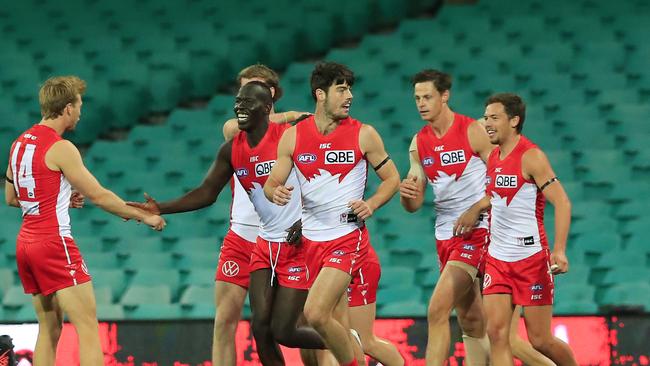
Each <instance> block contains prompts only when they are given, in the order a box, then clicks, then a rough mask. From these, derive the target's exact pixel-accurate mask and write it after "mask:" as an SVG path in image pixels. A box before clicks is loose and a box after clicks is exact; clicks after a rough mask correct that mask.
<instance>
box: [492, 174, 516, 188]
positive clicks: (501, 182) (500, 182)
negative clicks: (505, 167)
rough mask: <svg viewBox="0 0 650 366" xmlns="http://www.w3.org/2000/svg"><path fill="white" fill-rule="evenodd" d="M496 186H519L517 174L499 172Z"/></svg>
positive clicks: (495, 182)
mask: <svg viewBox="0 0 650 366" xmlns="http://www.w3.org/2000/svg"><path fill="white" fill-rule="evenodd" d="M494 186H495V187H497V188H517V176H516V175H502V174H498V175H497V177H496V179H495V181H494Z"/></svg>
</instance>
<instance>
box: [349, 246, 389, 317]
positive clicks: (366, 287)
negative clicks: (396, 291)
mask: <svg viewBox="0 0 650 366" xmlns="http://www.w3.org/2000/svg"><path fill="white" fill-rule="evenodd" d="M379 278H381V266H380V265H379V257H377V253H375V250H374V249H373V247H372V246H369V247H368V255H367V256H366V259H365V260H363V261H357V262H356V263H355V266H354V270H353V272H352V281H351V282H350V285H349V286H348V305H349V306H350V307H355V306H363V305H368V304H372V303H374V302H375V301H377V287H378V286H379Z"/></svg>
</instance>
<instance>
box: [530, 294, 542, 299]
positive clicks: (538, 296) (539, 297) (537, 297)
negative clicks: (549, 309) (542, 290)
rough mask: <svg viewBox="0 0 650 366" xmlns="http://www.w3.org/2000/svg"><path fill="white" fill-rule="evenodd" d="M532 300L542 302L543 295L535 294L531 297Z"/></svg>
mask: <svg viewBox="0 0 650 366" xmlns="http://www.w3.org/2000/svg"><path fill="white" fill-rule="evenodd" d="M530 299H531V300H541V299H542V294H534V295H532V296H531V297H530Z"/></svg>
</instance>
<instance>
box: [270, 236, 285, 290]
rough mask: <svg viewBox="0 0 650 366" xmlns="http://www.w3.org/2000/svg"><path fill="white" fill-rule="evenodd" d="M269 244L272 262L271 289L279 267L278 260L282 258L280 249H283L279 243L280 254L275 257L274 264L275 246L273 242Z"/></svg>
mask: <svg viewBox="0 0 650 366" xmlns="http://www.w3.org/2000/svg"><path fill="white" fill-rule="evenodd" d="M267 243H268V244H269V262H271V287H273V280H274V279H275V267H277V266H278V258H280V249H282V243H278V253H277V254H276V255H275V262H273V245H272V244H271V242H270V241H269V242H267Z"/></svg>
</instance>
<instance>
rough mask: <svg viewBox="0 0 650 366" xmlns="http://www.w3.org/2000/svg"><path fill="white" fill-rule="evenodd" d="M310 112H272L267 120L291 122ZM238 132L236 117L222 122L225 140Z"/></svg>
mask: <svg viewBox="0 0 650 366" xmlns="http://www.w3.org/2000/svg"><path fill="white" fill-rule="evenodd" d="M310 114H311V113H307V112H296V111H288V112H282V113H273V114H271V115H269V120H270V121H271V122H273V123H291V122H294V121H296V120H298V119H300V118H301V117H303V116H309V115H310ZM237 132H239V126H238V125H237V118H231V119H229V120H227V121H226V123H224V124H223V137H224V138H225V139H226V141H228V140H231V139H232V138H233V137H235V135H236V134H237Z"/></svg>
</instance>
